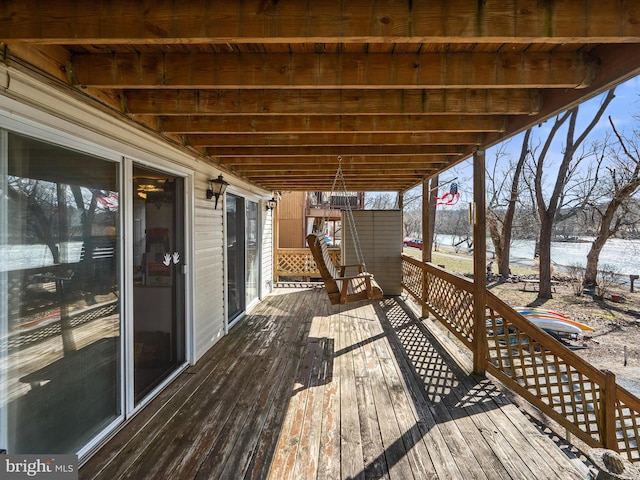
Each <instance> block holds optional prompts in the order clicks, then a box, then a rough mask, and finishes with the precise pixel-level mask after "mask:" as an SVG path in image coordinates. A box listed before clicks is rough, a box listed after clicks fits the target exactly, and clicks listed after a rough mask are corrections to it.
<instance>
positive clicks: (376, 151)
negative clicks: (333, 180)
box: [204, 145, 471, 162]
mask: <svg viewBox="0 0 640 480" xmlns="http://www.w3.org/2000/svg"><path fill="white" fill-rule="evenodd" d="M470 153H471V151H468V148H462V147H459V146H456V145H361V146H351V145H349V146H347V145H341V146H333V145H325V146H321V147H307V146H304V145H296V146H291V147H264V146H263V147H243V146H238V147H207V148H206V151H205V152H204V154H205V155H211V156H213V157H218V158H234V157H236V158H239V159H240V160H250V159H254V158H257V159H259V160H261V161H262V160H264V161H269V159H270V158H272V157H274V158H278V159H284V158H290V157H291V158H294V159H295V160H296V161H298V162H300V161H316V160H315V159H316V158H317V157H318V156H324V157H327V158H328V157H331V158H336V157H337V156H338V155H342V156H343V157H348V156H354V155H365V156H367V157H371V158H373V157H378V156H380V157H386V156H394V157H412V156H418V155H438V156H446V157H448V156H451V157H460V156H462V155H468V154H470ZM405 160H406V158H405Z"/></svg>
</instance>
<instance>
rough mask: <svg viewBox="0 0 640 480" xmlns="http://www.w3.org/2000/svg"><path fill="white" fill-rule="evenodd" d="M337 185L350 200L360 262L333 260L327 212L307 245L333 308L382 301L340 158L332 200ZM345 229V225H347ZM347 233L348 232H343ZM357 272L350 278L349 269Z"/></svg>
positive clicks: (349, 214)
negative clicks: (326, 228)
mask: <svg viewBox="0 0 640 480" xmlns="http://www.w3.org/2000/svg"><path fill="white" fill-rule="evenodd" d="M336 185H338V187H339V188H341V193H342V194H343V195H344V198H345V199H346V208H345V209H344V211H345V212H346V216H347V223H348V224H349V233H350V235H351V240H352V241H353V245H354V250H355V254H356V260H357V262H358V263H356V264H352V265H338V266H336V265H334V264H333V262H332V261H331V257H330V256H329V251H328V247H327V241H326V238H325V235H324V225H325V220H326V209H325V213H324V215H323V216H322V220H321V223H320V225H319V229H318V230H316V231H314V232H313V233H311V234H309V235H308V236H307V244H308V245H309V250H311V253H312V255H313V259H314V260H315V262H316V265H317V266H318V270H319V271H320V276H321V277H322V281H323V282H324V286H325V290H326V291H327V294H328V295H329V300H330V302H331V304H332V305H338V304H345V303H350V302H357V301H361V300H375V299H378V298H382V295H383V292H382V289H381V288H380V285H378V283H377V282H376V281H375V280H374V278H373V275H372V274H370V273H368V272H367V267H366V265H365V263H364V258H363V255H362V250H361V248H360V240H359V238H358V232H357V230H356V226H355V222H354V219H353V213H352V210H351V202H350V201H349V196H348V194H347V188H346V184H345V181H344V175H343V173H342V157H341V156H338V170H337V172H336V176H335V178H334V180H333V186H332V187H331V197H330V198H332V197H333V193H334V192H335V191H336ZM343 227H344V225H343ZM343 231H344V229H343ZM348 268H352V269H355V268H357V273H356V274H355V275H347V269H348Z"/></svg>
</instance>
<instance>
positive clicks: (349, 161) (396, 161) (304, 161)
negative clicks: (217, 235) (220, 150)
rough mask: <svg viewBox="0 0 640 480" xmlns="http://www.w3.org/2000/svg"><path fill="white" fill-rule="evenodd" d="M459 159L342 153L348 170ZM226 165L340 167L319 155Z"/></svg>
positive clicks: (228, 161) (235, 161) (246, 160)
mask: <svg viewBox="0 0 640 480" xmlns="http://www.w3.org/2000/svg"><path fill="white" fill-rule="evenodd" d="M456 160H457V157H452V158H450V157H444V156H439V155H415V156H412V157H397V156H394V155H389V156H368V155H342V165H343V169H344V170H347V169H349V168H352V167H355V166H358V165H360V166H362V165H401V166H404V167H407V168H409V167H411V166H413V165H416V164H430V165H445V164H448V163H451V162H454V161H456ZM221 163H222V164H224V165H229V166H231V165H253V166H256V165H264V166H269V165H300V166H305V165H306V167H307V168H308V167H309V166H310V165H312V166H314V168H315V167H318V168H321V167H329V168H333V169H334V170H335V169H337V168H338V157H337V156H334V155H331V156H323V155H319V156H316V157H279V158H278V157H275V158H259V157H248V158H239V157H233V158H225V159H223V160H222V161H221Z"/></svg>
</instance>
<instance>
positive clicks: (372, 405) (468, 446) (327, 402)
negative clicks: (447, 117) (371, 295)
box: [80, 288, 586, 480]
mask: <svg viewBox="0 0 640 480" xmlns="http://www.w3.org/2000/svg"><path fill="white" fill-rule="evenodd" d="M428 321H429V320H427V321H424V322H420V321H419V320H417V319H416V318H415V317H414V316H413V315H412V314H411V312H410V311H409V310H408V309H407V308H406V307H405V306H404V304H403V303H402V301H400V300H396V299H385V300H382V301H380V302H373V303H366V302H364V303H357V304H348V305H340V306H334V307H332V306H330V305H329V304H328V301H326V296H325V294H324V292H323V291H322V290H320V289H317V288H316V289H309V290H304V289H299V288H298V289H277V290H276V294H275V295H272V296H270V297H268V298H267V299H265V301H263V302H262V303H261V304H259V305H257V306H256V307H255V308H254V310H253V311H252V312H250V315H248V316H247V317H246V318H245V319H244V320H242V322H241V323H240V324H239V325H238V326H237V327H235V328H233V329H232V330H231V332H230V334H229V335H228V336H226V337H225V338H223V339H222V340H221V341H220V342H219V343H218V345H216V346H215V347H214V348H213V349H212V350H211V351H210V352H208V353H207V354H206V355H205V357H204V358H203V359H201V361H200V362H199V363H198V364H197V365H196V366H194V367H192V368H190V369H188V370H187V371H186V372H185V373H184V374H182V375H181V376H180V377H179V378H178V379H177V380H176V381H175V382H174V383H173V384H172V385H171V386H170V387H169V388H168V389H167V390H165V392H163V393H162V394H161V395H160V396H159V397H158V398H157V399H156V400H154V401H153V402H152V403H151V404H150V405H149V406H148V407H147V408H146V409H145V410H143V411H142V412H141V413H140V414H139V415H138V416H136V417H134V419H133V420H132V421H131V422H129V424H127V425H126V426H125V427H124V428H123V429H122V430H121V431H120V432H119V433H118V434H117V435H116V436H115V437H114V438H113V439H112V440H111V441H110V442H109V443H107V445H105V446H104V447H103V448H102V449H101V450H100V451H98V452H97V453H96V455H95V456H94V457H93V458H91V459H90V460H89V461H88V462H87V464H86V465H84V466H83V467H82V468H81V470H80V478H82V479H90V478H100V479H110V480H111V479H118V478H134V479H144V478H154V479H159V478H180V479H181V480H182V479H190V478H194V479H211V478H247V479H263V478H271V479H274V480H282V479H289V478H291V479H299V478H309V479H323V480H324V479H340V478H344V479H346V478H351V479H363V480H365V479H386V478H388V479H402V480H404V479H409V478H440V479H456V478H460V479H467V478H478V479H494V478H549V479H559V478H575V479H578V478H584V477H585V475H584V474H585V472H586V467H585V469H580V467H579V466H576V465H575V464H574V463H572V462H574V461H572V460H569V459H567V457H566V456H565V455H564V453H563V452H562V451H561V450H560V449H559V448H558V447H557V446H556V445H555V444H554V443H553V442H552V441H551V440H550V439H548V438H547V437H545V436H543V435H542V434H541V433H540V432H538V430H537V429H536V428H535V427H534V426H533V425H532V424H531V423H530V422H529V421H528V420H527V419H526V418H525V417H524V415H523V414H522V413H521V412H520V411H519V410H518V409H517V408H516V407H515V406H514V405H512V404H511V403H509V402H508V400H506V398H505V397H504V396H503V395H502V394H501V393H500V392H499V391H498V390H497V389H496V388H495V387H494V386H493V384H491V382H489V381H487V380H479V379H476V378H474V377H472V376H469V375H468V374H467V373H466V372H465V370H464V369H462V368H459V367H458V366H457V365H456V364H454V362H453V361H452V359H451V358H450V357H449V356H448V355H447V354H446V352H444V351H442V349H440V348H437V347H436V346H435V344H436V339H435V338H434V336H433V335H432V334H431V333H430V332H429V330H428V329H426V327H425V322H428Z"/></svg>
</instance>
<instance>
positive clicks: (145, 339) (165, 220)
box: [133, 166, 185, 404]
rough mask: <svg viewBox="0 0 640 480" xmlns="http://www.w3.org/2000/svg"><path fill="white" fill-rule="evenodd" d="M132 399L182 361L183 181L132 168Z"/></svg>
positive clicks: (140, 168)
mask: <svg viewBox="0 0 640 480" xmlns="http://www.w3.org/2000/svg"><path fill="white" fill-rule="evenodd" d="M133 242H134V245H133V270H134V271H133V278H134V284H133V311H134V318H133V324H134V340H133V341H134V351H133V359H134V362H133V363H134V374H133V379H134V401H135V403H136V404H137V403H139V402H140V400H142V399H143V398H144V397H145V396H146V395H147V394H148V393H150V392H151V391H152V390H153V389H154V388H155V387H156V386H158V385H159V384H160V383H161V382H162V381H163V380H165V379H166V378H167V377H168V376H169V375H171V373H173V372H174V371H175V370H176V369H177V368H178V367H179V366H180V365H182V364H183V362H184V361H185V325H184V298H185V287H184V282H185V280H184V275H183V264H184V181H183V179H182V178H181V177H175V176H172V175H168V174H166V173H163V172H158V171H154V170H149V169H147V168H143V167H140V166H134V168H133Z"/></svg>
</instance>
